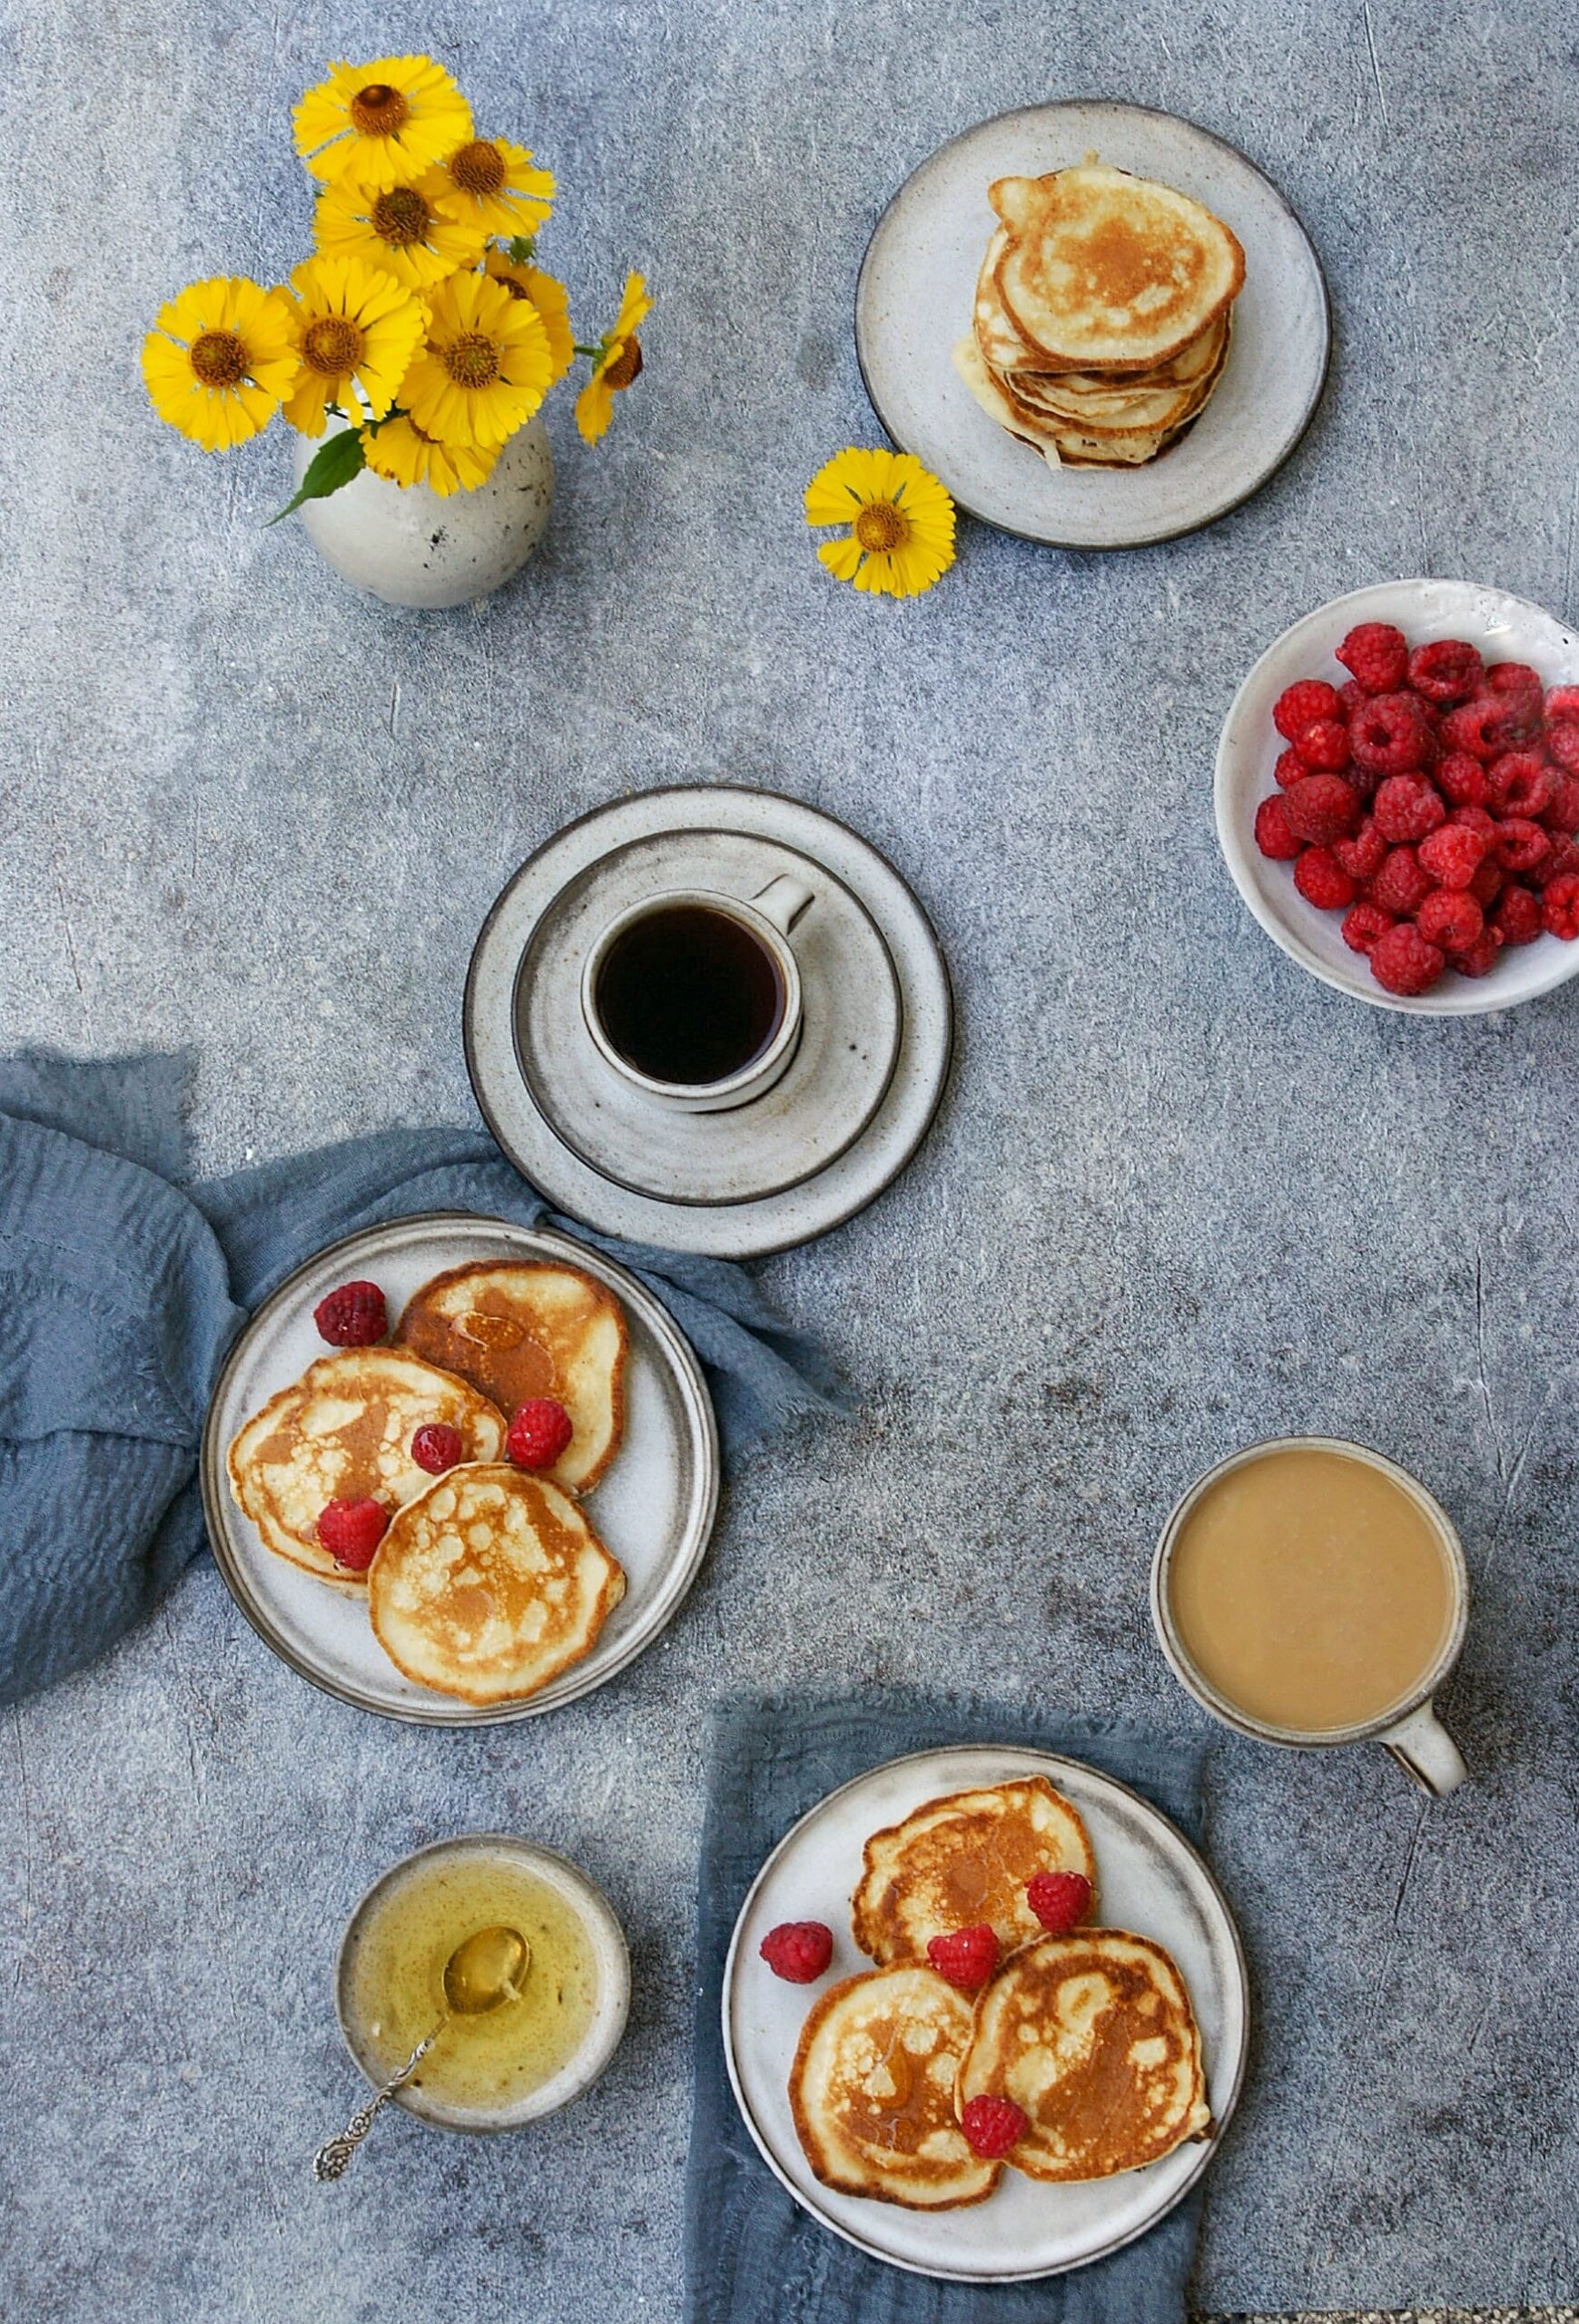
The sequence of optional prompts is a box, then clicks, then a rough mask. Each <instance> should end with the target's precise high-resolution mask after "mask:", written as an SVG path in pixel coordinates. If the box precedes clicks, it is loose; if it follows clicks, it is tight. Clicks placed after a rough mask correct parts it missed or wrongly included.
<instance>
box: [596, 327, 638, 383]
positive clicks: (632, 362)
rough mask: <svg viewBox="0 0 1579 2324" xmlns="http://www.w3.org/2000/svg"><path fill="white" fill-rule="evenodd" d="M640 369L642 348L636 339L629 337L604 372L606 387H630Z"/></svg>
mask: <svg viewBox="0 0 1579 2324" xmlns="http://www.w3.org/2000/svg"><path fill="white" fill-rule="evenodd" d="M640 369H641V349H640V347H639V345H638V344H637V341H636V340H634V339H627V340H626V342H625V345H624V346H623V347H622V348H621V349H620V350H619V353H618V354H617V356H616V357H615V359H614V360H613V362H612V363H611V364H610V365H609V366H608V369H607V370H606V371H605V373H604V374H603V384H604V386H605V387H606V388H628V387H629V385H630V383H631V381H632V380H633V379H635V378H636V376H637V372H638V371H639V370H640Z"/></svg>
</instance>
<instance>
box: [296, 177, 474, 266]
mask: <svg viewBox="0 0 1579 2324" xmlns="http://www.w3.org/2000/svg"><path fill="white" fill-rule="evenodd" d="M448 192H449V179H448V178H447V177H446V176H445V174H444V172H443V171H442V170H438V169H433V170H426V171H424V172H423V173H422V175H421V176H420V177H419V178H414V179H413V180H412V182H411V183H410V185H390V186H385V187H383V188H382V189H381V191H375V190H374V189H373V188H372V187H370V186H350V185H343V184H342V185H331V186H327V187H326V188H325V189H324V191H323V192H322V193H321V194H320V195H319V197H318V214H317V216H316V217H315V219H314V220H313V227H312V234H313V240H314V241H316V243H317V244H318V247H319V249H320V250H321V251H327V252H329V253H330V254H331V255H335V256H341V257H344V256H351V257H356V258H362V259H366V260H367V261H368V263H369V264H370V265H371V266H381V267H382V268H383V269H384V271H385V272H386V273H388V274H392V275H393V276H394V278H395V280H396V281H397V282H400V283H403V284H404V285H405V287H406V289H407V290H408V291H428V290H430V289H431V288H432V286H433V284H434V283H435V282H442V281H443V280H444V277H445V276H446V275H447V274H453V273H454V272H455V271H456V269H457V267H465V266H475V265H476V264H477V261H478V260H479V258H480V257H481V256H482V252H483V246H484V243H485V242H486V241H487V236H486V235H485V234H484V232H483V230H482V228H481V227H480V226H475V225H472V224H471V223H470V222H469V221H467V220H465V219H461V218H456V217H452V216H451V215H450V213H449V210H448V209H445V208H442V207H441V206H440V204H441V202H442V201H443V198H444V197H445V196H446V195H447V194H448Z"/></svg>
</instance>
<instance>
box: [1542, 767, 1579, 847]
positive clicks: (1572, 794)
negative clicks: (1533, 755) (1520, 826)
mask: <svg viewBox="0 0 1579 2324" xmlns="http://www.w3.org/2000/svg"><path fill="white" fill-rule="evenodd" d="M1548 773H1550V775H1551V777H1552V797H1551V802H1550V803H1549V805H1548V806H1547V808H1546V812H1545V813H1544V815H1543V816H1542V817H1541V821H1542V822H1544V824H1545V826H1546V829H1547V830H1548V831H1549V832H1579V774H1564V772H1563V770H1562V768H1561V767H1558V766H1554V767H1552V768H1549V769H1548Z"/></svg>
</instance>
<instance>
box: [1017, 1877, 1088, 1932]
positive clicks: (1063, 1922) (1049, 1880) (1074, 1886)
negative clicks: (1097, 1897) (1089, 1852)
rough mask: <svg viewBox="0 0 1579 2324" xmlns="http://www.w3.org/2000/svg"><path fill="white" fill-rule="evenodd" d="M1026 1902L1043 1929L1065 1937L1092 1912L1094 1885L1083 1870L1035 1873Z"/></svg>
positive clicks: (1026, 1886) (1029, 1883)
mask: <svg viewBox="0 0 1579 2324" xmlns="http://www.w3.org/2000/svg"><path fill="white" fill-rule="evenodd" d="M1025 1901H1026V1903H1027V1904H1028V1905H1030V1907H1031V1911H1032V1912H1033V1913H1034V1914H1035V1915H1036V1917H1037V1919H1038V1920H1039V1921H1040V1922H1041V1925H1042V1927H1043V1928H1045V1929H1051V1932H1052V1934H1053V1935H1054V1936H1063V1935H1067V1933H1068V1932H1069V1930H1071V1928H1074V1927H1077V1926H1078V1925H1079V1924H1080V1923H1081V1921H1083V1920H1084V1918H1085V1916H1086V1915H1087V1914H1088V1913H1089V1912H1090V1909H1091V1884H1090V1881H1089V1880H1088V1879H1087V1878H1086V1876H1085V1874H1084V1873H1083V1872H1036V1873H1032V1875H1031V1878H1030V1879H1029V1880H1028V1881H1027V1882H1026V1884H1025Z"/></svg>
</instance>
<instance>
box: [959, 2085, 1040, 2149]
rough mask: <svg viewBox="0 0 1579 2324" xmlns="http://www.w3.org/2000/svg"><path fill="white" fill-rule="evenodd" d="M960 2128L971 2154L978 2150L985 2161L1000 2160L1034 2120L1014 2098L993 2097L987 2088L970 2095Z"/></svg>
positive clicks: (961, 2114)
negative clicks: (975, 2094) (977, 2095)
mask: <svg viewBox="0 0 1579 2324" xmlns="http://www.w3.org/2000/svg"><path fill="white" fill-rule="evenodd" d="M960 2128H961V2130H962V2131H963V2132H964V2134H965V2144H966V2145H967V2146H968V2147H969V2148H970V2150H971V2152H972V2154H979V2155H980V2156H981V2157H982V2161H983V2162H1001V2161H1002V2158H1003V2156H1004V2155H1006V2154H1007V2153H1008V2152H1009V2151H1010V2149H1011V2148H1012V2147H1013V2146H1015V2145H1017V2144H1018V2142H1020V2140H1021V2139H1022V2138H1023V2137H1024V2136H1025V2133H1026V2132H1027V2131H1028V2130H1029V2129H1030V2128H1031V2120H1030V2117H1029V2116H1028V2115H1027V2113H1026V2112H1025V2110H1024V2108H1023V2107H1021V2106H1016V2104H1015V2103H1014V2101H1013V2100H1012V2098H998V2097H994V2095H993V2094H992V2092H991V2091H990V2090H984V2091H982V2093H981V2095H980V2096H979V2097H976V2098H967V2099H966V2101H965V2102H964V2104H963V2105H962V2107H961V2109H960Z"/></svg>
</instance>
